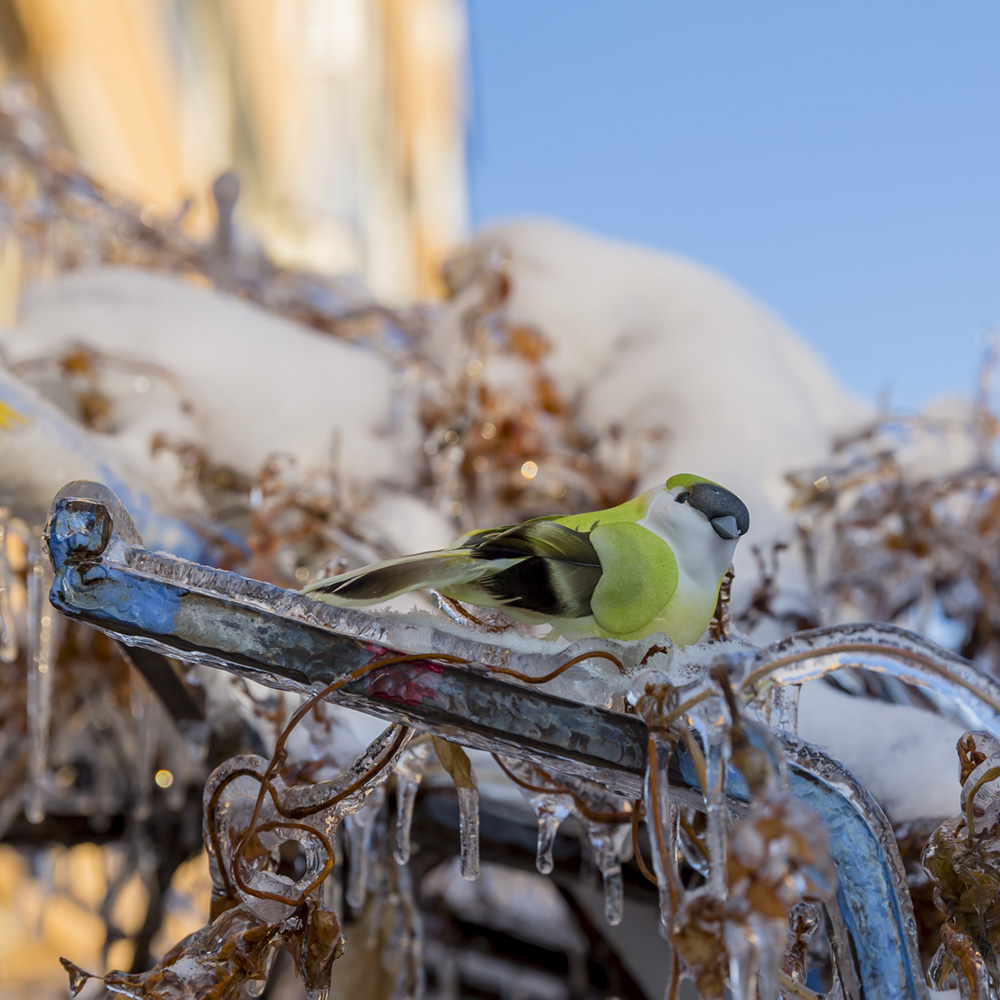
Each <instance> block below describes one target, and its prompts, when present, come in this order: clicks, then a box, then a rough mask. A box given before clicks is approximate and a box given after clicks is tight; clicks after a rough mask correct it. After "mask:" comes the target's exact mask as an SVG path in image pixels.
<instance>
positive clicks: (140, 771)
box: [129, 671, 158, 821]
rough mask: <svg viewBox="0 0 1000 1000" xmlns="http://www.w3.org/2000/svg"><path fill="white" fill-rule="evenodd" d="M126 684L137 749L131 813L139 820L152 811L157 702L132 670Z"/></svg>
mask: <svg viewBox="0 0 1000 1000" xmlns="http://www.w3.org/2000/svg"><path fill="white" fill-rule="evenodd" d="M129 684H130V688H131V691H130V694H131V703H132V730H133V733H134V735H135V742H136V749H137V759H136V762H135V770H134V779H133V780H134V781H135V788H136V795H135V805H134V806H133V807H132V815H133V817H134V818H135V819H137V820H139V821H145V820H147V819H149V817H150V816H151V815H152V813H153V790H154V789H155V787H156V783H155V777H156V747H157V736H158V733H157V729H158V726H157V722H158V719H157V714H156V709H157V705H156V699H155V696H154V695H153V692H152V691H150V689H149V686H148V685H147V684H146V682H145V680H143V678H142V677H141V676H140V675H139V674H138V673H137V672H136V671H132V672H131V673H130V674H129Z"/></svg>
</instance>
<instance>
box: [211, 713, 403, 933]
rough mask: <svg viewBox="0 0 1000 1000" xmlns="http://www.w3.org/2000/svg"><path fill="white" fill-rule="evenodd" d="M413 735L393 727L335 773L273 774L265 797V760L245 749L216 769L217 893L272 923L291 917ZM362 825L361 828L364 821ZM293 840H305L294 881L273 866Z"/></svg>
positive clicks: (213, 860)
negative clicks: (288, 778)
mask: <svg viewBox="0 0 1000 1000" xmlns="http://www.w3.org/2000/svg"><path fill="white" fill-rule="evenodd" d="M407 738H408V733H407V732H406V731H405V730H403V731H402V732H401V731H400V730H399V728H398V727H394V726H391V727H389V729H387V730H386V731H385V732H384V733H383V734H382V735H381V736H380V737H379V738H378V739H376V740H375V741H374V742H373V743H372V744H371V746H369V747H368V749H367V750H366V751H365V753H364V754H362V756H361V757H359V758H358V760H357V761H356V762H355V764H354V766H353V767H352V768H350V769H348V770H347V771H345V772H344V773H343V774H341V775H338V776H337V777H336V778H333V779H330V780H328V781H318V782H316V783H314V784H311V785H304V786H293V787H288V786H286V785H285V783H284V781H283V780H282V779H281V778H280V776H279V775H272V776H271V778H270V779H269V783H268V788H269V790H270V792H269V794H267V795H264V794H263V793H262V789H261V779H262V776H264V775H265V774H267V773H268V762H267V761H265V760H264V759H263V758H261V757H257V756H254V755H240V756H237V757H232V758H230V759H229V760H228V761H226V762H225V763H224V764H222V765H220V766H219V767H218V768H216V770H215V771H214V772H213V773H212V775H211V777H210V778H209V780H208V783H207V784H206V787H205V819H204V826H205V844H206V847H207V848H208V852H209V865H210V870H211V874H212V883H213V899H215V900H217V901H219V902H220V903H221V902H222V901H224V900H232V899H237V898H238V899H240V900H242V902H243V903H244V904H245V905H246V906H247V907H248V908H249V909H250V910H251V911H252V912H254V913H255V914H256V915H257V916H258V917H259V918H260V919H261V920H264V921H266V922H268V923H275V922H278V921H280V920H283V919H286V918H288V917H289V916H290V915H291V914H292V913H293V912H294V911H295V909H296V907H297V906H298V905H300V903H301V902H302V901H303V900H304V899H306V898H308V897H309V896H311V895H313V894H315V893H316V891H317V890H318V889H319V887H320V886H321V885H322V883H323V881H324V880H325V878H326V876H327V874H329V871H330V869H331V868H332V865H333V860H334V858H333V842H334V838H335V836H336V833H337V829H338V827H339V826H340V824H341V822H342V821H343V819H344V818H345V817H346V816H348V815H351V814H353V813H356V812H357V811H358V810H360V809H362V808H363V807H364V806H365V805H366V803H367V802H368V800H369V798H370V797H371V796H372V795H374V794H376V793H377V792H379V790H380V788H381V785H382V783H383V782H384V781H385V780H386V778H387V777H388V774H389V773H391V767H392V766H393V765H394V764H395V762H396V761H397V760H398V757H399V754H400V753H401V752H402V750H403V747H404V746H405V742H406V740H407ZM255 809H256V810H257V812H258V815H257V821H256V823H255V824H254V825H253V827H252V834H253V835H252V837H251V833H250V831H251V823H252V820H253V816H254V811H255ZM358 828H359V829H361V830H362V831H363V830H364V825H363V824H359V825H358ZM361 839H362V841H363V839H364V838H363V835H362V838H361ZM289 840H292V841H296V842H297V843H298V844H299V845H300V847H301V851H302V856H303V857H304V861H305V871H304V873H303V874H302V875H300V876H299V877H298V878H296V879H293V878H291V877H290V876H288V875H285V874H282V873H280V872H278V871H276V870H275V867H274V860H275V858H276V856H277V855H276V851H277V850H278V848H280V847H281V845H282V844H284V843H286V842H287V841H289ZM257 845H259V846H257ZM359 857H360V854H359ZM260 865H263V867H260ZM362 870H363V869H362ZM358 882H359V884H360V885H359V884H356V885H355V886H354V892H355V894H357V893H359V892H360V886H363V883H362V882H361V879H360V878H359V880H358ZM361 900H362V901H363V892H361Z"/></svg>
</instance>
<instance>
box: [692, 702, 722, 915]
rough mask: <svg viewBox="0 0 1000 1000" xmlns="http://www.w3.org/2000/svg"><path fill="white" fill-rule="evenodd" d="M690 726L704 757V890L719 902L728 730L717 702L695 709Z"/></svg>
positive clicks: (720, 894) (705, 703)
mask: <svg viewBox="0 0 1000 1000" xmlns="http://www.w3.org/2000/svg"><path fill="white" fill-rule="evenodd" d="M692 722H693V723H694V728H695V730H696V731H697V733H698V735H699V736H700V737H701V742H702V749H703V750H704V753H705V789H704V794H705V844H706V847H707V849H708V887H709V891H710V892H712V893H713V894H714V895H715V896H717V897H718V898H719V899H723V898H725V896H726V893H727V888H726V843H727V840H728V832H729V809H728V807H727V805H726V767H727V765H728V764H729V756H730V744H729V726H728V718H727V716H726V713H725V710H724V707H723V701H722V699H721V698H710V699H708V700H707V701H706V702H704V703H703V704H702V705H699V706H698V711H697V713H695V714H693V716H692Z"/></svg>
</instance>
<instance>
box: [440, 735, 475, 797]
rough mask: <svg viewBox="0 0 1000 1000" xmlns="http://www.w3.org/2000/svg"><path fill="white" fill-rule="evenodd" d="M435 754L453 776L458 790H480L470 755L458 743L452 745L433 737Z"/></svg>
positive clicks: (452, 778)
mask: <svg viewBox="0 0 1000 1000" xmlns="http://www.w3.org/2000/svg"><path fill="white" fill-rule="evenodd" d="M432 740H433V743H434V752H435V753H436V754H437V756H438V760H439V761H441V766H442V767H443V768H444V769H445V770H446V771H447V772H448V773H449V774H450V775H451V780H452V781H454V782H455V787H456V788H478V787H479V783H478V782H477V781H476V773H475V771H473V770H472V761H470V760H469V755H468V754H467V753H466V752H465V750H464V749H463V748H462V747H460V746H459V745H458V744H457V743H450V742H449V741H448V740H443V739H441V737H440V736H434V737H432Z"/></svg>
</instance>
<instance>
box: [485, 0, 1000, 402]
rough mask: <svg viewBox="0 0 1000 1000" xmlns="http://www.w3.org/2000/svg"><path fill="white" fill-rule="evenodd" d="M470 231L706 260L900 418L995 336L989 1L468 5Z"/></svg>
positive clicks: (998, 45)
mask: <svg viewBox="0 0 1000 1000" xmlns="http://www.w3.org/2000/svg"><path fill="white" fill-rule="evenodd" d="M469 8H470V11H469V17H470V29H471V43H470V44H471V59H470V62H471V84H472V90H473V95H472V106H471V115H472V122H471V128H472V135H471V139H470V149H469V166H470V185H471V201H472V216H473V222H474V224H476V225H479V224H481V223H483V222H485V221H489V220H491V219H497V218H503V217H509V216H511V215H521V214H526V213H529V214H542V215H548V216H552V217H555V218H559V219H564V220H567V221H570V222H575V223H577V224H579V225H582V226H586V227H588V228H590V229H593V230H596V231H597V232H600V233H604V234H607V235H609V236H614V237H618V238H622V239H628V240H633V241H636V242H640V243H645V244H648V245H651V246H655V247H661V248H663V249H666V250H670V251H673V252H677V253H682V254H684V255H686V256H689V257H692V258H694V259H697V260H699V261H701V262H703V263H705V264H708V265H709V266H711V267H713V268H715V269H716V270H718V271H721V272H722V273H723V274H726V275H728V276H729V277H730V278H732V279H733V280H735V281H737V282H738V283H739V284H741V285H742V286H743V287H744V288H746V289H747V290H748V291H750V292H751V293H752V294H754V295H756V296H757V297H758V298H760V299H761V300H763V301H764V302H765V303H767V304H768V305H769V306H770V307H771V308H772V309H774V310H775V311H776V312H778V313H779V314H780V315H782V316H783V317H784V318H785V319H786V320H787V321H788V322H789V323H790V324H791V325H792V326H793V327H794V328H795V329H797V330H798V331H799V332H800V333H801V334H802V335H803V336H804V337H806V339H808V340H809V341H810V342H811V343H812V344H813V345H814V346H815V347H816V349H817V350H818V351H819V352H820V353H821V354H822V355H823V356H824V357H826V358H827V360H828V361H829V362H830V364H831V365H832V366H833V368H834V369H835V370H836V372H837V373H838V374H839V376H840V377H841V379H842V380H843V381H844V382H845V383H847V384H848V385H849V386H850V387H852V388H853V389H855V390H856V391H857V392H859V393H861V394H863V395H864V396H867V397H868V398H871V399H874V398H875V397H876V396H877V394H878V393H879V392H880V391H882V390H888V391H889V392H890V393H891V398H892V400H893V402H894V403H896V404H897V405H898V406H900V407H908V408H912V407H916V406H919V405H920V404H921V403H923V402H925V401H926V400H927V399H929V398H930V397H932V396H933V395H934V394H936V393H937V392H939V391H946V390H968V389H970V388H971V386H972V384H973V379H974V373H975V370H976V368H977V366H978V364H979V361H980V359H981V357H982V355H983V352H984V345H985V343H986V340H987V337H988V335H989V333H990V332H991V330H992V329H993V328H995V327H1000V267H998V264H1000V253H998V249H997V248H998V241H1000V197H998V183H1000V2H998V0H958V2H955V3H945V2H944V0H940V2H931V0H909V2H898V0H874V2H873V0H835V2H833V0H826V2H822V3H821V2H818V0H812V2H810V0H786V2H779V0H752V2H750V0H741V2H735V0H726V2H724V0H663V2H641V3H640V2H638V0H628V2H621V3H611V2H605V3H597V2H594V0H502V2H501V0H469Z"/></svg>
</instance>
